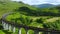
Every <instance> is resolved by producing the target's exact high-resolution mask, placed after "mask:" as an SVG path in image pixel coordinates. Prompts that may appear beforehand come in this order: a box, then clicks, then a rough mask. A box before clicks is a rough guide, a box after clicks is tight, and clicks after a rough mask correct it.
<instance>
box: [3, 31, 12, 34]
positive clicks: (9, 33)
mask: <svg viewBox="0 0 60 34" xmlns="http://www.w3.org/2000/svg"><path fill="white" fill-rule="evenodd" d="M2 31H3V32H4V33H5V34H12V32H8V30H2Z"/></svg>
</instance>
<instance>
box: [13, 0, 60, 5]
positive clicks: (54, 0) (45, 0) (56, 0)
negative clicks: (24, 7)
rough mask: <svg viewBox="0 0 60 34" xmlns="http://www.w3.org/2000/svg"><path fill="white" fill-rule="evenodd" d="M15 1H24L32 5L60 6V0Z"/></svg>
mask: <svg viewBox="0 0 60 34" xmlns="http://www.w3.org/2000/svg"><path fill="white" fill-rule="evenodd" d="M14 1H22V2H24V3H26V4H30V5H34V4H43V3H51V4H60V0H14Z"/></svg>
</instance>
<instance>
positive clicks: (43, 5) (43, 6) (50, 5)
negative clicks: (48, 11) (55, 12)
mask: <svg viewBox="0 0 60 34" xmlns="http://www.w3.org/2000/svg"><path fill="white" fill-rule="evenodd" d="M33 6H34V7H38V8H50V7H54V6H56V5H53V4H40V5H33Z"/></svg>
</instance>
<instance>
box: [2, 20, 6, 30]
mask: <svg viewBox="0 0 60 34" xmlns="http://www.w3.org/2000/svg"><path fill="white" fill-rule="evenodd" d="M2 26H3V28H4V30H6V23H5V22H3V21H2Z"/></svg>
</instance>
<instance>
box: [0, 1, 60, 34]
mask: <svg viewBox="0 0 60 34" xmlns="http://www.w3.org/2000/svg"><path fill="white" fill-rule="evenodd" d="M9 12H13V13H12V14H10V15H8V16H7V17H6V20H7V21H12V22H15V23H17V24H24V25H27V26H33V27H38V28H49V29H56V30H60V27H59V26H60V6H56V7H53V8H52V7H51V8H42V9H41V8H36V7H32V6H30V5H28V4H24V3H23V2H16V1H14V2H13V1H6V0H5V1H0V19H1V18H2V15H4V14H5V13H9ZM58 17H59V18H58ZM48 20H49V21H48ZM53 20H54V21H53ZM47 21H48V22H47ZM0 28H1V29H0V32H1V34H7V33H10V34H12V33H11V32H8V31H4V30H3V27H2V25H0ZM16 29H17V28H16ZM22 30H23V32H24V33H25V31H24V29H22ZM6 32H7V33H6ZM32 32H33V31H32ZM32 32H30V33H31V34H33V33H32ZM24 33H23V34H24Z"/></svg>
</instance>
